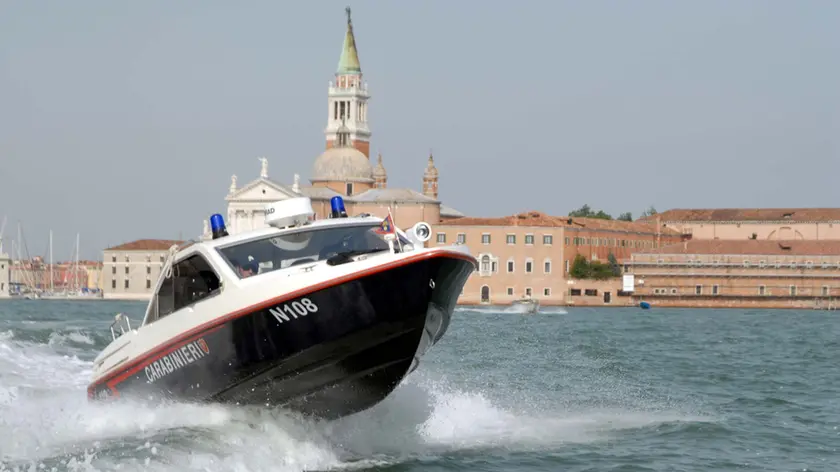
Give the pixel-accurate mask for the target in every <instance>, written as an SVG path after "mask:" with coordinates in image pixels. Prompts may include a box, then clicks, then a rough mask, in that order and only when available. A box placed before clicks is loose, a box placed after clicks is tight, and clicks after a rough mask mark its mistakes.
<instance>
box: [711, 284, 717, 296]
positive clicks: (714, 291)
mask: <svg viewBox="0 0 840 472" xmlns="http://www.w3.org/2000/svg"><path fill="white" fill-rule="evenodd" d="M717 294H718V286H717V285H712V295H717Z"/></svg>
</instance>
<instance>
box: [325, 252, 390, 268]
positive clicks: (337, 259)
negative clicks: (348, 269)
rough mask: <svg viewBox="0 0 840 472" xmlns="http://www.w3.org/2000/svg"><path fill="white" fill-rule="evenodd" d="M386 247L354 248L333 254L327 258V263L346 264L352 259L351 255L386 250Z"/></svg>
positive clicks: (332, 264)
mask: <svg viewBox="0 0 840 472" xmlns="http://www.w3.org/2000/svg"><path fill="white" fill-rule="evenodd" d="M387 250H388V248H376V249H355V250H353V251H344V252H339V253H337V254H335V255H334V256H332V257H330V258H329V259H327V265H331V266H334V265H339V264H346V263H348V262H351V261H352V260H353V259H351V257H355V256H361V255H363V254H372V253H374V252H382V251H387Z"/></svg>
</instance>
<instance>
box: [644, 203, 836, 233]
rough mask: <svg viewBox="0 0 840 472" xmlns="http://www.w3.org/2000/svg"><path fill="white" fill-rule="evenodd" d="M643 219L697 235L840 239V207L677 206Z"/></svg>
mask: <svg viewBox="0 0 840 472" xmlns="http://www.w3.org/2000/svg"><path fill="white" fill-rule="evenodd" d="M639 221H646V222H650V223H654V222H656V223H658V224H660V225H661V226H662V227H665V228H671V229H673V230H676V231H678V232H680V233H684V234H687V235H691V237H692V238H693V239H742V240H743V239H750V238H755V239H770V240H820V241H821V240H840V208H718V209H673V210H668V211H665V212H662V213H658V214H655V215H651V216H647V217H644V218H642V219H640V220H639Z"/></svg>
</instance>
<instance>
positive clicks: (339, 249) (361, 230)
mask: <svg viewBox="0 0 840 472" xmlns="http://www.w3.org/2000/svg"><path fill="white" fill-rule="evenodd" d="M379 228H380V225H379V224H376V223H372V224H363V225H340V226H327V227H321V228H309V229H305V230H302V231H295V232H290V233H285V234H282V235H279V236H270V237H267V238H262V239H256V240H251V241H246V242H243V243H240V244H235V245H233V246H227V247H223V248H219V249H218V251H219V253H220V254H221V255H222V257H224V259H225V260H226V261H227V263H228V264H230V265H231V267H233V269H234V271H235V272H236V274H237V275H238V276H239V278H246V277H250V276H252V275H256V274H264V273H266V272H271V271H274V270H278V269H285V268H287V267H291V266H295V265H299V264H308V263H312V262H317V261H320V260H325V259H329V258H330V257H333V256H335V255H337V254H345V255H348V256H353V255H359V254H369V253H374V252H381V251H387V250H388V243H387V241H385V239H384V237H383V236H384V235H383V234H380V233H379V232H378V231H377V230H378V229H379ZM398 237H399V239H400V242H401V244H403V245H405V244H410V242H409V241H408V240H407V239H406V238H404V237H402V236H399V235H398ZM395 247H396V248H397V249H398V247H399V245H398V244H395Z"/></svg>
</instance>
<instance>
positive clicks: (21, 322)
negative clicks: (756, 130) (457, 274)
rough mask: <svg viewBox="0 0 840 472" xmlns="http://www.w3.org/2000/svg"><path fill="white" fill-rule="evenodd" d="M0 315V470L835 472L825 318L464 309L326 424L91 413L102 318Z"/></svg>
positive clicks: (173, 410) (836, 404) (835, 398)
mask: <svg viewBox="0 0 840 472" xmlns="http://www.w3.org/2000/svg"><path fill="white" fill-rule="evenodd" d="M142 310H143V305H142V304H118V303H110V302H61V301H0V471H5V470H33V471H34V470H45V471H49V470H59V471H62V470H171V471H174V470H179V471H181V470H219V471H257V470H276V471H301V470H307V471H315V470H381V471H385V470H387V471H419V470H424V471H425V470H432V471H451V470H452V471H454V470H459V471H460V470H486V471H701V470H702V471H708V470H720V471H732V470H762V471H794V470H796V471H833V472H836V471H838V470H840V363H838V361H840V355H838V352H840V341H838V339H840V313H838V312H813V311H802V312H791V311H734V310H733V311H714V310H702V311H701V310H657V309H654V310H650V311H640V310H636V309H603V310H595V309H583V308H578V309H569V310H568V311H567V312H565V313H564V311H563V310H558V311H555V312H554V313H550V314H542V315H537V316H522V315H517V314H515V313H504V312H501V311H496V312H494V311H492V310H472V311H470V310H459V311H458V313H457V316H456V319H455V321H454V323H453V325H452V328H451V330H450V332H449V333H448V334H447V336H446V337H444V339H443V341H442V342H441V343H440V344H439V345H438V346H436V348H435V349H433V351H432V352H431V353H430V355H429V356H428V357H427V358H426V362H425V364H421V368H420V369H418V371H416V372H415V373H414V374H412V376H411V377H410V378H409V379H408V380H407V381H406V383H405V384H404V385H402V386H401V387H400V388H399V389H398V390H397V391H396V392H395V394H394V395H393V396H392V397H391V398H390V399H389V400H388V401H386V402H385V403H383V404H381V405H379V406H378V407H376V408H374V409H372V410H370V411H367V412H363V413H361V414H358V415H355V416H352V417H348V418H345V419H343V420H340V421H337V422H332V423H316V422H310V421H305V420H302V419H300V418H297V417H295V416H294V415H292V414H289V413H286V412H283V411H261V410H258V409H237V408H232V407H221V406H207V405H205V406H196V405H178V404H171V405H162V406H161V407H160V408H159V409H144V408H142V407H139V406H137V405H125V404H123V405H108V406H101V405H91V404H88V402H87V399H86V396H85V386H86V385H87V383H88V380H89V374H90V369H91V361H92V359H93V358H94V356H95V355H96V353H97V352H98V351H99V350H100V349H101V348H102V347H104V346H105V344H106V343H107V342H108V340H109V335H108V325H109V324H110V321H111V319H112V315H113V313H115V312H117V311H124V312H127V313H129V314H131V315H132V318H133V319H134V320H135V321H136V320H138V319H139V318H140V313H141V312H142Z"/></svg>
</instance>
